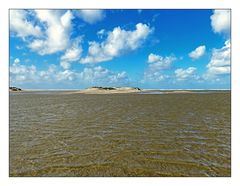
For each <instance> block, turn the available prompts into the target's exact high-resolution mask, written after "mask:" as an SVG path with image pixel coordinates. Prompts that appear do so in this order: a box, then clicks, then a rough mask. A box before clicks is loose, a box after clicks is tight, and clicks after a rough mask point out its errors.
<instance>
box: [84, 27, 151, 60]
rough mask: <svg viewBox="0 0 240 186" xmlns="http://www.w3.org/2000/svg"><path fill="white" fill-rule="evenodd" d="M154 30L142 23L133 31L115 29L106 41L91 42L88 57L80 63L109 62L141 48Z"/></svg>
mask: <svg viewBox="0 0 240 186" xmlns="http://www.w3.org/2000/svg"><path fill="white" fill-rule="evenodd" d="M152 30H153V29H151V28H150V27H149V26H148V25H146V24H142V23H138V24H137V25H136V29H135V30H133V31H127V30H124V29H121V28H120V27H115V28H114V29H113V31H112V32H108V36H107V38H106V40H105V41H103V42H101V43H98V42H95V41H92V42H89V48H88V55H87V56H86V57H85V58H82V59H81V60H80V63H83V64H86V63H99V62H103V61H108V60H111V59H113V58H114V57H117V56H119V55H121V54H123V53H125V52H129V51H133V50H135V49H137V48H139V47H140V46H141V44H142V43H143V42H144V41H145V39H146V38H147V37H148V35H149V34H150V33H151V32H152Z"/></svg>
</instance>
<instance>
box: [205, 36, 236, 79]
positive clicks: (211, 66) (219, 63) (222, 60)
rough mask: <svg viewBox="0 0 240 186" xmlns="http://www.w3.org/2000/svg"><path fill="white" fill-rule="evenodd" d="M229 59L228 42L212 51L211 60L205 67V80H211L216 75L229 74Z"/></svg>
mask: <svg viewBox="0 0 240 186" xmlns="http://www.w3.org/2000/svg"><path fill="white" fill-rule="evenodd" d="M230 57H231V51H230V41H229V40H227V41H226V42H225V44H224V46H223V47H222V48H220V49H213V51H212V57H211V60H210V62H209V63H208V65H207V69H208V70H207V73H206V74H205V78H212V77H215V76H217V75H224V74H230V71H231V67H230V63H231V62H230V61H231V59H230Z"/></svg>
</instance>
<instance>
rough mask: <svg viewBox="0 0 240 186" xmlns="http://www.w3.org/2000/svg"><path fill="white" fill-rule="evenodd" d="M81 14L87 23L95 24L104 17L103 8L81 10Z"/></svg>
mask: <svg viewBox="0 0 240 186" xmlns="http://www.w3.org/2000/svg"><path fill="white" fill-rule="evenodd" d="M79 16H80V17H81V18H82V19H83V20H84V21H85V22H87V23H90V24H93V23H96V22H98V21H101V20H102V19H103V18H104V17H105V14H104V11H103V10H86V9H85V10H79Z"/></svg>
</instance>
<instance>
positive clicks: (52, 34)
mask: <svg viewBox="0 0 240 186" xmlns="http://www.w3.org/2000/svg"><path fill="white" fill-rule="evenodd" d="M35 12H36V15H37V18H38V19H39V21H40V22H42V23H44V24H46V31H45V38H44V39H34V40H33V41H32V42H31V43H30V44H29V45H28V47H29V48H31V49H32V50H33V51H35V52H37V53H38V54H40V55H45V54H53V53H56V52H59V51H62V50H65V49H66V48H67V46H68V45H69V38H70V30H71V20H72V18H73V15H72V13H71V11H70V10H68V11H66V12H65V13H64V14H62V11H59V10H35Z"/></svg>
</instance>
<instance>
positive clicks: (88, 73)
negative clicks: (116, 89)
mask: <svg viewBox="0 0 240 186" xmlns="http://www.w3.org/2000/svg"><path fill="white" fill-rule="evenodd" d="M79 78H80V80H81V81H83V82H85V83H91V84H97V85H99V84H101V83H103V84H108V85H109V84H115V83H116V84H119V83H120V84H121V83H123V84H125V83H127V82H128V77H127V73H126V72H125V71H123V72H113V71H110V70H108V69H106V68H103V67H101V66H97V67H92V68H84V69H83V71H82V72H81V73H79Z"/></svg>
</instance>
